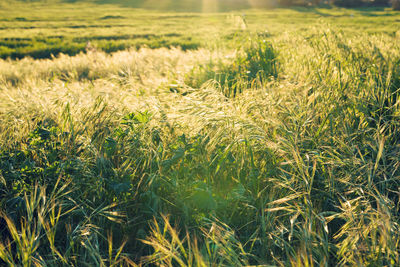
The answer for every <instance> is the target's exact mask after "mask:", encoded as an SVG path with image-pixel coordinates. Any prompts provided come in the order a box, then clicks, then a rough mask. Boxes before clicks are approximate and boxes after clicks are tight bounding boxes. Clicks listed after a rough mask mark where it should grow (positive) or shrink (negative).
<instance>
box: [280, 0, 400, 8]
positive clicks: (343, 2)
mask: <svg viewBox="0 0 400 267" xmlns="http://www.w3.org/2000/svg"><path fill="white" fill-rule="evenodd" d="M399 3H400V0H278V4H279V5H280V6H310V5H314V6H316V5H321V4H331V5H336V6H340V7H389V6H391V5H393V7H394V8H395V7H397V6H398V5H399Z"/></svg>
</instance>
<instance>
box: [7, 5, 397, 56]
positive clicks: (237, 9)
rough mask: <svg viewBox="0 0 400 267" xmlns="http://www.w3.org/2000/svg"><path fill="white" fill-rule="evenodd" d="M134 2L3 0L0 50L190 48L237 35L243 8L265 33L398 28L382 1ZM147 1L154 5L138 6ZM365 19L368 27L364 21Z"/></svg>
mask: <svg viewBox="0 0 400 267" xmlns="http://www.w3.org/2000/svg"><path fill="white" fill-rule="evenodd" d="M139 2H140V1H125V2H124V1H120V2H118V1H110V3H108V2H107V1H104V2H102V4H98V3H97V2H96V1H76V2H74V3H69V2H68V1H52V0H48V1H46V2H43V1H32V2H29V1H28V2H23V1H22V2H21V1H14V0H10V1H5V2H4V3H3V4H1V5H3V7H2V9H1V10H0V58H3V59H5V58H12V59H16V58H22V57H25V56H31V57H33V58H51V55H54V56H56V55H58V54H59V53H64V54H68V55H76V54H78V53H79V52H85V51H86V47H87V44H88V42H90V44H91V46H94V47H97V49H100V50H103V51H105V52H115V51H118V50H125V49H127V48H131V47H133V48H140V47H145V46H147V47H151V48H160V47H172V46H180V47H182V48H183V49H197V48H199V47H208V48H210V47H215V46H218V45H221V44H223V45H229V44H232V42H226V40H229V39H230V38H231V37H232V36H234V35H237V29H238V27H240V24H243V22H241V21H240V20H238V19H237V18H236V17H235V16H237V15H239V16H241V15H243V14H245V23H246V24H247V25H248V26H249V28H251V29H253V30H257V31H265V30H268V31H269V32H270V34H272V35H275V34H280V33H281V32H282V31H292V30H300V31H303V32H304V34H306V28H304V26H305V25H308V26H311V25H315V26H317V25H321V24H322V25H324V27H326V26H327V25H331V24H332V25H334V26H335V27H338V28H341V29H342V30H343V31H346V32H349V33H354V32H355V33H357V32H358V31H360V30H361V31H366V32H369V33H371V34H376V33H384V34H388V35H395V34H396V32H397V31H398V29H397V27H396V24H397V22H398V16H397V13H396V12H393V11H390V10H389V9H388V10H386V11H385V10H383V9H382V10H371V9H359V10H345V9H337V8H333V9H321V8H309V9H307V8H295V9H279V11H278V12H277V11H276V10H274V9H264V10H260V9H245V10H244V9H243V8H246V7H247V8H248V4H246V5H242V4H240V3H241V1H236V3H237V5H234V4H233V3H230V4H229V3H228V2H227V3H228V4H225V5H227V6H230V7H231V8H230V9H228V11H227V12H226V13H202V12H201V11H202V10H198V9H196V4H195V3H194V2H193V3H191V2H189V3H186V4H179V3H178V2H176V1H172V2H171V3H169V2H168V1H165V3H164V2H161V3H158V4H157V5H156V4H154V3H152V2H151V1H150V2H149V1H144V2H143V1H142V2H143V3H139ZM196 2H199V1H196ZM205 2H212V1H209V0H207V1H205ZM242 2H243V1H242ZM127 3H131V5H128V4H127ZM173 3H175V4H173ZM222 3H224V2H223V1H221V3H220V5H223V4H222ZM151 6H152V7H157V8H154V9H143V8H149V7H151ZM211 6H213V5H211ZM255 6H259V5H255ZM141 7H143V8H141ZM177 7H180V8H181V9H185V10H191V9H190V8H194V9H193V10H192V13H187V12H186V13H185V12H179V13H176V12H174V10H176V9H177ZM241 8H242V9H241ZM178 9H179V8H178ZM217 10H220V9H209V8H205V9H204V11H205V12H210V11H217ZM222 10H227V9H226V8H222ZM199 11H200V12H199ZM355 24H357V28H355V27H354V25H355ZM372 24H373V25H375V27H371V25H372ZM308 26H307V27H308ZM328 27H329V26H328ZM221 39H222V41H221Z"/></svg>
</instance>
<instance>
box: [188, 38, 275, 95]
mask: <svg viewBox="0 0 400 267" xmlns="http://www.w3.org/2000/svg"><path fill="white" fill-rule="evenodd" d="M277 75H278V63H277V52H276V50H275V49H274V48H273V46H272V44H271V42H269V41H266V40H264V39H260V38H253V39H252V40H250V42H247V43H246V44H245V45H244V48H243V49H239V50H238V51H236V53H235V54H234V55H233V57H232V58H228V59H225V60H222V59H216V60H215V61H213V60H211V61H210V62H209V63H207V64H203V65H200V66H197V67H195V68H194V69H192V71H191V72H189V73H188V74H187V76H186V77H185V82H186V83H187V84H188V85H189V86H191V87H194V88H199V87H201V86H202V85H203V84H204V83H205V82H209V81H211V82H212V81H214V82H216V85H217V87H218V88H219V90H220V91H221V92H222V93H223V94H224V95H225V96H227V97H235V96H236V95H237V94H239V93H241V92H243V90H245V89H249V88H260V87H262V86H263V84H264V83H265V82H266V81H269V80H271V79H272V78H276V77H277Z"/></svg>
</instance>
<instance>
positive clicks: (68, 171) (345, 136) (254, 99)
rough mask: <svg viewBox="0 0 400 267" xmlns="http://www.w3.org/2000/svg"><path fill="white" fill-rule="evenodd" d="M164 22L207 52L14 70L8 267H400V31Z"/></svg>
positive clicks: (265, 19)
mask: <svg viewBox="0 0 400 267" xmlns="http://www.w3.org/2000/svg"><path fill="white" fill-rule="evenodd" d="M32 5H34V4H32ZM65 5H67V4H65ZM77 5H80V4H77ZM82 5H83V4H82ZM85 5H86V4H85ZM71 6H72V4H71ZM95 7H96V8H97V6H95ZM98 8H99V9H100V7H98ZM118 10H120V12H121V14H120V16H123V17H127V14H125V13H122V12H123V11H124V12H127V13H129V14H131V15H130V16H132V17H134V14H136V13H134V12H137V17H140V16H143V17H151V16H159V15H160V14H158V13H156V12H153V11H152V12H150V11H138V10H131V9H125V8H122V7H118ZM15 12H22V11H15ZM68 12H71V13H69V14H74V13H73V12H72V11H66V13H65V14H68ZM76 12H77V13H76V14H78V13H79V12H80V11H79V10H78V11H76ZM315 12H318V13H320V14H316V13H315ZM43 14H44V13H39V14H38V15H37V16H42V15H43ZM90 14H95V15H93V16H94V17H96V18H97V17H99V15H100V14H99V13H97V11H96V10H94V11H93V12H92V13H90ZM108 14H116V13H113V12H111V11H110V12H109V13H108ZM321 14H328V15H329V16H328V15H327V16H322V15H321ZM350 14H354V16H353V17H351V16H350ZM163 15H164V16H170V17H173V16H177V17H179V20H181V21H185V22H186V24H187V25H189V26H188V27H193V28H196V25H200V26H197V31H198V32H196V34H193V36H195V37H196V38H197V39H196V40H199V43H200V45H199V46H198V47H195V48H193V49H186V50H185V49H184V47H182V46H181V48H175V47H169V46H168V47H164V46H161V47H159V46H158V48H156V49H151V48H150V47H141V46H138V48H137V47H135V46H134V47H131V48H129V49H126V50H123V51H116V52H114V53H107V50H105V49H100V48H99V47H97V48H96V47H88V48H85V49H84V51H85V53H78V54H77V55H75V56H69V55H66V54H68V53H66V54H60V55H58V56H54V57H51V58H48V59H41V60H37V59H32V58H23V59H20V60H11V59H8V60H0V212H1V213H0V217H1V218H2V219H0V225H1V227H0V229H1V230H0V234H1V239H0V240H1V242H0V259H1V261H2V263H3V264H8V265H10V266H15V265H23V266H32V265H38V266H83V265H89V266H136V265H139V266H153V265H156V266H249V265H253V266H254V265H261V266H270V265H272V266H306V265H308V266H337V265H338V266H348V265H350V266H353V265H357V266H364V265H366V266H397V265H398V264H399V262H400V259H399V257H400V256H399V241H400V236H399V222H400V221H399V217H398V211H399V207H398V202H399V175H400V174H399V157H400V154H399V153H400V149H399V148H400V147H399V142H398V140H399V138H400V133H399V127H400V125H399V121H400V120H399V115H400V109H399V98H398V94H399V88H400V64H399V63H400V52H399V51H400V43H399V39H398V38H399V37H398V34H397V33H396V30H397V29H396V28H395V27H394V26H393V24H392V22H393V21H395V20H396V19H397V18H398V15H397V14H396V13H393V12H392V11H366V10H364V11H363V10H341V9H332V10H325V9H310V10H297V11H296V10H274V11H260V10H258V11H257V10H253V11H246V16H245V17H243V16H242V14H239V15H237V14H226V13H217V14H197V13H196V14H195V15H194V16H193V17H192V14H190V15H187V14H186V15H185V13H173V12H171V13H167V14H163ZM274 15H275V17H274ZM2 16H5V15H4V14H3V15H2ZM10 16H11V15H10ZM19 16H21V15H19ZM25 16H27V15H25ZM32 16H33V15H32ZM66 16H67V15H66ZM77 16H78V15H77ZM109 16H111V15H109ZM113 16H114V15H113ZM115 16H116V15H115ZM185 16H186V17H185ZM196 16H197V17H196ZM12 17H14V15H12ZM21 17H22V16H21ZM301 18H303V19H302V20H301ZM112 19H121V18H120V17H118V18H112ZM200 19H201V20H204V21H208V20H209V21H213V22H214V23H215V24H213V25H214V26H212V27H211V26H210V25H208V26H206V25H207V24H204V25H203V24H196V23H197V22H196V20H200ZM131 21H136V23H138V25H141V27H142V28H145V27H148V30H147V31H148V32H153V33H152V34H154V36H164V33H163V32H166V31H167V30H168V31H169V32H170V33H172V32H175V33H174V34H182V36H188V35H189V34H191V33H187V32H189V31H187V32H184V31H179V30H178V29H179V27H178V26H177V27H176V28H175V26H171V27H169V28H168V27H165V25H162V23H160V24H156V23H155V22H154V21H152V20H150V21H152V22H153V23H150V22H149V23H144V22H143V24H140V23H139V19H131ZM167 21H168V19H167ZM3 22H4V21H3ZM4 23H6V22H4ZM24 23H25V22H24ZM59 23H60V24H62V23H65V22H64V21H63V20H61V19H60V22H59ZM176 23H177V24H176V25H178V24H179V23H178V22H176ZM223 23H225V24H224V25H228V26H227V27H226V29H225V30H226V31H222V30H223V27H222V25H223ZM352 23H353V24H352ZM354 23H355V24H354ZM354 25H357V26H358V27H359V28H360V29H363V30H357V29H355V27H354ZM139 28H140V27H139ZM208 28H209V29H210V31H209V32H206V29H208ZM114 30H116V28H114V27H110V28H109V31H110V36H112V34H114V33H112V32H113V31H114ZM46 31H47V30H46ZM49 31H51V30H49ZM138 31H140V30H138ZM1 34H2V36H4V38H6V37H5V36H6V35H7V34H9V35H8V36H9V37H10V36H11V35H12V34H13V33H12V31H11V30H10V31H6V30H4V31H3V33H1ZM14 34H15V33H14ZM19 34H21V36H22V35H24V34H28V33H27V32H25V33H24V32H22V31H21V32H20V33H19ZM49 34H50V33H49ZM135 34H139V33H135ZM211 35H215V36H217V38H214V39H213V41H211V43H207V40H208V39H207V38H211V37H210V36H211ZM21 36H20V37H21ZM68 36H69V37H68V38H84V37H82V36H88V38H90V36H92V38H93V39H94V36H95V35H91V34H90V33H86V32H85V31H84V30H82V29H80V30H77V29H76V32H73V33H72V32H70V33H68ZM126 36H133V35H129V34H128V33H126ZM165 36H166V37H165V38H166V39H165V40H173V38H175V35H171V36H167V35H165ZM14 37H16V36H14ZM176 37H177V38H181V36H180V35H179V36H176ZM7 38H8V37H7ZM21 38H22V37H21ZM129 38H130V37H129ZM129 38H128V39H126V41H131V39H129ZM182 38H183V37H182ZM88 40H89V39H84V41H85V42H86V41H88ZM110 40H111V41H114V40H113V39H110ZM107 41H108V40H107ZM90 42H92V41H91V40H90ZM21 43H23V42H21ZM174 46H175V45H174ZM177 46H179V45H177ZM21 47H22V45H21ZM140 47H141V48H140ZM15 48H16V49H18V48H20V46H19V45H18V42H16V43H15ZM102 50H103V51H102Z"/></svg>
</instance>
